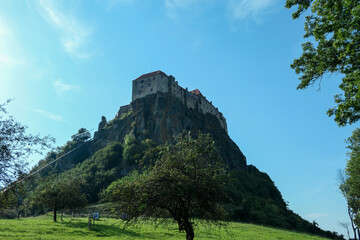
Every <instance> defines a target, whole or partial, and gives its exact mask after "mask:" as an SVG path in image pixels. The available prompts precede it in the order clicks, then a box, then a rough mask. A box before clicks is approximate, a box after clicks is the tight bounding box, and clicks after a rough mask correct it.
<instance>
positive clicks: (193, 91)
mask: <svg viewBox="0 0 360 240" xmlns="http://www.w3.org/2000/svg"><path fill="white" fill-rule="evenodd" d="M190 93H192V94H194V95H196V96H198V95H200V96H202V94H201V92H200V90H199V89H195V90H192V91H190Z"/></svg>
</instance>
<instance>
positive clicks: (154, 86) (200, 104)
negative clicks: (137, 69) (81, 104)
mask: <svg viewBox="0 0 360 240" xmlns="http://www.w3.org/2000/svg"><path fill="white" fill-rule="evenodd" d="M157 92H163V93H170V94H171V95H172V96H174V97H176V98H178V99H179V100H180V101H181V102H182V103H184V104H185V105H186V106H187V107H188V108H191V109H195V110H197V111H199V112H200V113H204V114H206V113H209V114H212V115H214V116H215V117H217V119H218V120H219V122H220V125H221V126H222V128H223V129H225V131H226V132H227V124H226V119H225V118H224V116H223V114H222V113H221V112H220V111H219V110H218V108H216V107H215V106H214V105H213V104H212V102H211V101H210V102H209V101H208V100H207V99H206V97H205V96H203V95H202V94H201V92H200V91H199V90H198V89H195V90H192V91H188V89H187V88H186V89H184V88H182V87H181V86H180V85H179V84H178V82H177V81H175V78H174V77H173V76H172V75H169V76H168V75H166V74H165V73H164V72H162V71H156V72H151V73H147V74H143V75H141V76H140V77H138V78H136V79H135V80H133V82H132V101H135V100H136V99H139V98H143V97H145V96H147V95H150V94H154V93H157ZM129 107H130V105H126V106H122V107H121V108H120V110H119V112H118V114H117V115H116V117H121V114H123V113H126V112H127V111H128V110H129Z"/></svg>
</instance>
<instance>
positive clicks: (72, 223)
mask: <svg viewBox="0 0 360 240" xmlns="http://www.w3.org/2000/svg"><path fill="white" fill-rule="evenodd" d="M123 226H124V224H123V222H121V221H119V220H114V219H106V220H105V219H104V218H100V221H97V222H96V224H95V226H94V230H95V231H90V230H88V229H87V219H86V218H77V219H74V220H70V217H67V218H65V219H64V222H58V223H55V224H54V223H53V222H52V221H51V216H49V215H45V216H40V217H35V218H26V219H21V220H20V221H19V220H0V239H14V240H23V239H28V240H38V239H43V240H60V239H61V240H70V239H71V240H72V239H78V240H95V239H96V240H97V239H102V240H103V239H106V240H125V239H133V240H140V239H142V240H144V239H145V240H153V239H157V240H169V239H172V240H179V239H184V233H180V232H175V231H173V229H174V228H176V225H175V224H174V223H171V224H169V225H166V226H164V225H163V226H159V227H157V228H156V229H154V226H153V224H151V223H149V222H141V228H129V229H124V228H123ZM196 233H197V239H200V240H209V239H223V240H234V239H245V240H246V239H248V240H250V239H261V240H279V239H291V240H326V239H325V238H321V237H317V236H313V235H308V234H301V233H298V232H290V231H284V230H280V229H274V228H268V227H262V226H257V225H251V224H243V223H230V224H229V226H228V227H227V228H226V230H225V229H220V230H219V229H218V228H216V227H213V228H212V227H206V228H205V227H203V226H198V227H197V230H196Z"/></svg>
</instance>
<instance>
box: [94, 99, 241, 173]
mask: <svg viewBox="0 0 360 240" xmlns="http://www.w3.org/2000/svg"><path fill="white" fill-rule="evenodd" d="M126 107H127V109H128V112H124V110H123V109H124V108H121V110H119V113H118V114H117V115H116V116H117V117H116V118H115V119H113V120H112V121H110V122H108V123H107V124H105V125H103V124H102V123H103V122H104V119H102V122H101V124H99V129H98V131H97V132H96V133H95V136H94V140H93V143H92V146H93V151H96V150H98V149H100V148H102V147H104V146H106V145H107V144H109V143H110V142H115V141H117V142H123V139H124V137H125V136H126V134H132V135H133V136H135V137H136V138H137V139H139V140H144V139H147V138H148V139H152V140H153V141H154V142H156V143H157V144H163V143H165V142H167V141H169V142H172V141H173V140H174V136H176V135H179V134H181V133H182V132H184V131H185V132H188V131H190V133H191V134H192V135H196V134H197V133H198V132H199V131H201V132H203V133H209V134H210V135H211V136H212V137H213V138H214V140H215V145H216V147H217V149H218V151H219V153H220V156H221V157H222V159H223V160H224V162H225V163H226V164H227V165H228V167H229V168H231V169H233V168H234V169H243V170H245V169H246V158H245V156H244V154H243V153H242V152H241V151H240V149H239V147H238V146H237V145H236V144H235V143H234V142H233V141H232V140H231V139H230V137H229V136H228V134H227V133H226V131H225V130H224V129H223V128H222V127H221V125H220V122H219V120H218V119H217V118H216V117H215V116H214V115H211V114H202V113H200V112H199V111H197V110H196V109H191V108H188V107H187V106H186V105H185V104H183V103H182V102H181V101H180V100H179V99H177V98H175V97H173V96H171V95H170V94H167V93H161V92H158V93H155V94H152V95H149V96H146V97H144V98H140V99H137V100H135V101H133V102H132V103H131V104H130V106H126ZM105 121H106V120H105ZM100 126H102V127H100Z"/></svg>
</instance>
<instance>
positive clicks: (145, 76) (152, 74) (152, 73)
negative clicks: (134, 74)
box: [135, 70, 167, 80]
mask: <svg viewBox="0 0 360 240" xmlns="http://www.w3.org/2000/svg"><path fill="white" fill-rule="evenodd" d="M159 74H161V75H163V76H165V77H167V75H166V73H164V72H162V71H160V70H158V71H155V72H151V73H145V74H143V75H141V76H140V77H138V78H136V79H135V80H138V79H141V78H149V77H154V76H156V75H159Z"/></svg>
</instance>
